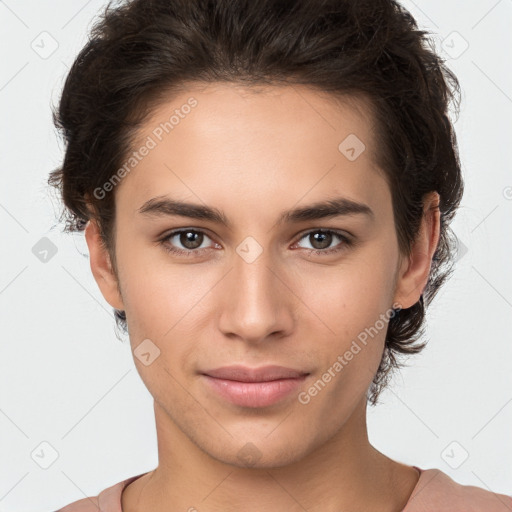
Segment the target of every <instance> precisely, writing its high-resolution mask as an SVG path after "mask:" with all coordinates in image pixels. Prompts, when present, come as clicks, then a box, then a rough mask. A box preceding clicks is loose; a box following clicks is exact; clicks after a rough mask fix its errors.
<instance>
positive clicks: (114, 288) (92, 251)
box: [85, 219, 124, 310]
mask: <svg viewBox="0 0 512 512" xmlns="http://www.w3.org/2000/svg"><path fill="white" fill-rule="evenodd" d="M85 240H86V241H87V246H88V247H89V259H90V265H91V271H92V274H93V276H94V279H95V280H96V283H98V287H99V289H100V291H101V293H102V295H103V297H104V298H105V300H106V301H107V302H108V303H109V304H110V305H111V306H112V307H113V308H116V309H121V310H124V305H123V299H122V297H121V294H120V293H119V289H118V281H117V277H116V275H115V273H114V270H113V268H112V263H111V261H110V256H109V254H108V251H107V249H106V248H105V247H104V245H103V242H102V239H101V236H100V230H99V227H98V224H97V222H96V221H95V220H94V219H91V220H90V221H89V222H88V223H87V225H86V227H85Z"/></svg>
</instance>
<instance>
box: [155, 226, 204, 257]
mask: <svg viewBox="0 0 512 512" xmlns="http://www.w3.org/2000/svg"><path fill="white" fill-rule="evenodd" d="M209 238H210V237H209V236H208V235H207V234H206V233H205V232H204V231H201V230H198V229H179V230H176V231H172V232H171V233H169V234H168V235H166V236H165V237H164V238H162V239H161V240H160V243H161V244H162V245H163V246H164V248H165V249H166V250H167V251H169V252H171V253H174V254H178V255H180V256H198V255H201V254H202V253H203V251H204V250H208V249H209V248H211V246H209V245H208V244H206V245H205V239H209ZM176 245H181V246H182V247H184V249H181V248H179V247H176Z"/></svg>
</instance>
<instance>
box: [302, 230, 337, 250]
mask: <svg viewBox="0 0 512 512" xmlns="http://www.w3.org/2000/svg"><path fill="white" fill-rule="evenodd" d="M308 236H309V237H310V238H309V239H310V240H311V242H312V244H311V245H312V246H313V248H314V249H327V248H328V247H329V246H330V245H331V243H332V238H333V237H332V233H329V232H322V231H316V232H314V233H310V234H309V235H308Z"/></svg>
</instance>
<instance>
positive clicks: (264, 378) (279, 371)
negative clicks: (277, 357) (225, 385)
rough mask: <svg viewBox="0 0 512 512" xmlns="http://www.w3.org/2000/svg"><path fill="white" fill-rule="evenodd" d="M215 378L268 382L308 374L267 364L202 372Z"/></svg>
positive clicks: (226, 367)
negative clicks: (256, 366)
mask: <svg viewBox="0 0 512 512" xmlns="http://www.w3.org/2000/svg"><path fill="white" fill-rule="evenodd" d="M202 373H203V374H204V375H208V376H210V377H214V378H216V379H223V380H234V381H238V382H269V381H272V380H281V379H297V378H300V377H303V376H305V375H308V372H304V371H300V370H295V369H293V368H287V367H285V366H277V365H269V366H263V367H260V368H249V367H247V366H240V365H235V366H223V367H222V368H215V369H213V370H208V371H205V372H202Z"/></svg>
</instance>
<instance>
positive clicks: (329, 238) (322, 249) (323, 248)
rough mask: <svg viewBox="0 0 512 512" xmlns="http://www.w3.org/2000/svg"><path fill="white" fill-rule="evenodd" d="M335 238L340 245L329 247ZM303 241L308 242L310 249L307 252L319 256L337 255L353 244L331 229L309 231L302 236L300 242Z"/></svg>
mask: <svg viewBox="0 0 512 512" xmlns="http://www.w3.org/2000/svg"><path fill="white" fill-rule="evenodd" d="M336 238H337V239H339V240H341V243H338V244H337V245H335V246H334V247H330V246H331V244H332V243H333V241H336ZM303 239H306V240H307V241H309V243H310V245H311V246H312V247H311V248H306V250H307V251H308V252H310V253H314V254H320V255H322V254H323V255H325V254H333V253H337V252H340V251H343V250H345V249H348V248H349V247H350V246H351V245H352V244H353V242H352V240H351V239H350V238H348V237H347V236H345V235H343V234H342V233H340V232H338V231H335V230H331V229H315V230H313V231H309V232H308V233H306V234H305V235H303V236H302V238H301V239H300V240H303Z"/></svg>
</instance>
